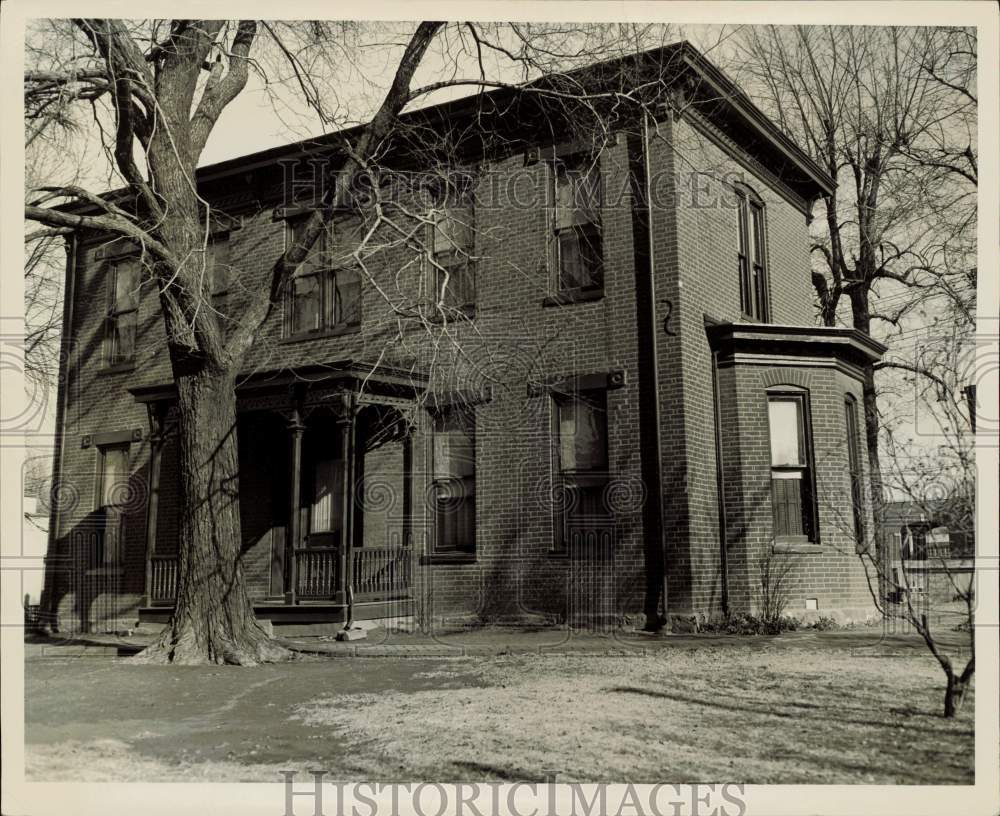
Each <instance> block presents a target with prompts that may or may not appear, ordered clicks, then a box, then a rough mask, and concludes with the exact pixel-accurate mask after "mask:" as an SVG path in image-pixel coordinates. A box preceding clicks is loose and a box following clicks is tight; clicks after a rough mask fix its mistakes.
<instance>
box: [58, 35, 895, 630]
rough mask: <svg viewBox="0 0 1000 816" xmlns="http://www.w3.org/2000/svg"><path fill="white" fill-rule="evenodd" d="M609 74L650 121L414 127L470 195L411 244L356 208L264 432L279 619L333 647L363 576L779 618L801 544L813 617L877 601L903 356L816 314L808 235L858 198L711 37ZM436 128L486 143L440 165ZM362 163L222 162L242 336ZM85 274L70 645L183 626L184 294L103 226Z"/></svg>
mask: <svg viewBox="0 0 1000 816" xmlns="http://www.w3.org/2000/svg"><path fill="white" fill-rule="evenodd" d="M609 66H610V67H609ZM599 67H600V68H602V70H603V73H602V72H600V71H598V72H597V73H596V74H583V75H581V76H584V77H585V78H586V79H587V81H593V82H595V83H600V82H601V81H606V78H607V77H608V76H609V75H611V74H613V75H614V77H615V78H616V81H619V80H620V79H621V77H622V76H626V75H628V76H634V77H641V76H644V74H643V72H646V71H655V72H657V73H656V74H655V75H656V76H657V77H658V79H659V84H658V85H657V90H656V97H655V98H654V99H651V100H646V102H647V105H646V107H645V110H646V111H649V113H648V114H645V113H644V114H643V115H636V114H634V113H628V112H627V111H626V112H625V113H620V112H615V113H614V114H613V115H608V116H605V117H603V118H602V119H601V123H602V127H595V128H583V127H576V126H574V123H573V122H572V121H568V119H569V114H567V113H566V112H565V111H563V110H561V109H560V111H559V112H558V113H554V112H553V111H552V108H553V107H555V106H554V105H553V104H552V100H551V98H550V97H547V96H546V95H545V94H541V93H538V94H533V93H520V94H519V93H516V92H513V91H510V90H507V89H504V90H500V91H495V92H491V93H489V94H483V95H481V96H477V97H473V98H467V99H459V100H456V101H452V102H448V103H445V104H442V105H438V106H435V107H432V108H427V109H423V110H420V111H417V112H415V113H410V114H406V115H405V116H404V117H403V122H402V123H401V128H400V131H401V133H402V134H403V135H401V136H400V137H399V140H398V142H399V144H398V145H396V147H394V149H397V148H398V150H397V153H396V154H393V155H398V156H399V157H400V158H399V163H398V166H397V167H396V169H397V170H399V175H400V176H403V175H404V173H403V171H404V170H406V171H407V172H410V173H413V174H416V175H420V174H421V173H427V174H430V175H433V176H434V177H436V178H438V179H440V177H441V176H442V175H443V176H444V178H445V180H444V181H443V182H440V183H436V184H431V185H430V188H431V193H430V203H429V204H428V205H427V206H426V207H425V208H424V209H423V210H422V211H421V212H420V213H417V215H416V216H415V220H414V218H413V213H414V207H413V200H412V199H410V198H408V199H407V202H409V206H407V207H403V206H399V207H398V208H397V210H396V211H395V212H396V214H397V215H396V218H397V226H398V225H399V224H410V226H411V227H412V228H411V229H409V232H408V233H407V235H408V237H406V238H405V239H399V238H398V233H399V230H396V232H392V230H388V229H387V226H386V225H385V224H381V225H379V228H378V230H375V231H374V233H372V234H374V235H376V236H379V237H378V238H377V240H372V239H371V235H370V234H369V233H368V231H367V229H366V227H367V224H368V222H366V221H365V220H364V217H361V216H357V215H351V214H350V213H344V214H342V215H343V217H341V216H340V215H338V217H337V218H335V219H334V223H333V227H332V229H331V231H330V233H329V235H328V236H327V237H326V238H325V240H324V241H323V242H321V243H322V244H323V245H322V246H320V245H317V246H316V247H314V250H313V253H312V254H311V255H310V257H309V259H308V260H307V262H306V263H304V264H303V266H302V267H301V268H300V270H299V272H298V273H297V276H296V279H295V280H294V281H293V283H292V285H291V286H290V287H289V290H288V291H287V292H286V293H285V297H284V303H283V308H282V309H280V310H276V313H275V314H273V315H272V316H271V317H270V318H269V320H268V321H267V323H266V324H265V325H264V326H263V327H262V329H261V331H260V332H259V334H258V340H257V343H256V345H255V346H254V348H253V350H252V351H251V354H250V357H249V358H248V359H247V361H246V367H245V373H244V375H243V376H242V377H241V378H240V379H239V382H238V385H237V395H238V398H239V399H238V402H239V422H238V428H237V429H236V430H237V434H238V438H239V446H240V478H239V495H240V503H241V512H242V525H243V571H244V575H245V577H246V580H247V582H248V586H249V588H250V591H251V593H252V596H253V598H254V601H255V605H256V610H257V614H258V616H259V617H261V618H268V619H270V620H271V621H273V623H274V624H275V625H276V626H283V627H286V631H289V632H291V631H295V630H296V629H297V628H298V627H301V626H323V625H327V626H331V625H334V624H336V623H337V622H338V621H342V620H343V619H344V615H345V603H346V599H347V593H348V590H349V589H350V590H352V591H353V594H354V601H355V606H354V612H355V617H357V618H370V619H376V618H395V617H401V616H403V617H405V616H415V617H416V618H418V619H419V620H421V621H424V622H432V621H441V620H444V619H449V618H455V619H466V618H469V617H475V618H477V619H480V620H539V621H549V622H563V621H569V622H572V623H576V622H581V621H590V622H594V621H598V622H601V625H609V626H614V625H618V624H620V623H622V622H626V621H628V622H637V623H641V622H642V620H643V617H642V616H643V615H644V614H653V613H654V611H655V609H656V606H657V597H658V596H661V597H662V594H663V593H665V595H666V609H667V612H668V617H670V618H671V619H673V620H674V621H675V622H680V621H690V620H691V619H692V618H694V619H702V620H703V619H705V618H708V617H711V616H718V615H720V614H723V613H724V612H726V611H733V612H752V611H754V610H755V609H757V608H758V604H759V586H758V584H759V581H758V574H759V573H758V564H759V562H760V560H761V558H762V557H764V556H765V555H766V554H769V553H777V554H778V555H779V556H783V557H784V556H785V555H786V554H787V557H793V558H794V562H795V564H794V577H795V584H794V587H793V591H792V595H791V598H790V606H789V613H791V614H801V613H805V612H806V611H807V610H818V611H819V612H820V613H823V614H830V613H831V612H832V611H835V610H840V611H841V612H843V613H844V614H845V615H847V616H857V615H862V616H863V615H864V614H866V613H867V611H868V610H869V609H870V608H871V602H870V598H869V595H868V586H867V581H866V579H865V575H864V573H863V570H862V568H861V566H860V563H859V560H858V558H857V557H856V555H855V544H854V541H855V533H856V531H859V530H864V529H865V528H866V527H868V526H869V525H870V523H871V520H870V514H869V512H868V510H867V508H865V507H864V506H863V504H862V494H863V491H862V490H861V489H860V486H861V485H862V484H863V483H864V479H865V478H866V469H867V466H868V465H867V460H866V456H865V447H864V444H863V418H862V416H860V414H859V410H860V409H859V406H860V403H861V387H862V386H861V383H862V369H863V367H864V366H865V365H866V364H868V363H870V362H871V361H873V360H876V359H877V358H878V357H879V356H880V354H881V353H882V352H883V351H884V348H883V347H881V346H880V345H879V344H877V343H875V342H874V341H872V340H871V339H869V338H867V337H865V336H863V335H861V334H860V333H858V332H856V331H853V330H846V329H830V328H817V327H815V325H814V322H815V319H814V310H813V300H812V291H811V283H810V258H809V241H808V234H807V223H808V218H809V212H810V209H811V206H812V203H813V202H814V201H815V200H816V199H817V198H818V197H821V196H824V195H827V194H829V193H830V192H831V191H832V190H833V188H834V182H833V180H832V179H831V178H830V177H829V176H828V175H827V173H825V172H824V171H823V170H822V169H821V168H820V167H818V166H817V165H816V164H815V163H813V162H812V161H811V160H810V159H809V158H808V157H807V156H806V155H805V154H804V153H803V152H802V151H801V150H800V149H799V148H798V147H796V146H795V145H794V144H792V143H791V142H790V141H789V140H788V139H787V138H786V137H785V136H784V135H782V134H781V133H780V132H779V131H778V130H777V129H776V128H775V126H774V125H773V124H772V123H771V122H769V121H768V120H767V118H766V117H765V116H764V115H763V114H762V113H761V111H760V110H758V109H757V108H756V107H755V106H754V105H753V103H752V102H751V101H750V100H749V98H748V97H747V96H746V95H745V94H743V93H742V92H741V91H740V90H739V89H738V88H737V87H735V86H734V85H733V84H732V83H731V81H730V80H729V79H728V78H726V77H725V76H724V75H723V74H722V73H721V72H720V71H719V70H718V69H717V68H715V67H714V66H713V65H712V64H711V63H710V62H709V61H708V60H707V59H705V58H704V57H703V56H702V55H701V54H700V53H698V52H697V51H696V50H695V49H694V48H692V47H691V46H690V45H688V44H686V43H681V44H678V45H673V46H668V47H666V48H663V49H658V50H656V51H652V52H647V53H645V54H643V55H639V56H638V57H635V58H630V59H628V60H620V61H617V62H614V63H604V64H601V66H599ZM501 102H503V103H504V104H500V103H501ZM473 120H474V121H475V123H476V126H475V127H472V126H470V125H469V123H470V122H472V121H473ZM425 132H430V133H433V134H435V138H440V139H442V140H446V137H445V136H442V135H441V134H443V133H447V134H448V136H447V138H448V139H450V138H453V136H452V134H454V133H456V132H459V133H461V134H463V135H462V136H461V138H459V137H454V138H457V139H458V141H457V142H453V143H449V144H448V145H447V149H446V150H445V149H442V148H441V145H435V148H434V149H431V148H426V149H421V150H420V151H415V150H413V149H411V148H410V145H409V142H408V139H410V138H411V137H410V136H409V135H408V134H415V133H425ZM470 132H471V133H474V138H467V136H466V134H468V133H470ZM583 134H586V135H583ZM594 134H599V135H600V138H597V136H595V135H594ZM335 136H338V137H340V138H342V136H343V134H335ZM413 138H415V137H413ZM336 144H337V139H336V138H335V137H326V138H323V139H319V140H313V141H311V142H303V143H297V144H292V145H288V146H287V147H282V148H278V149H273V150H268V151H264V152H261V153H257V154H254V155H250V156H245V157H242V158H239V159H234V160H230V161H226V162H223V163H220V164H216V165H212V166H208V167H204V168H202V169H200V170H199V175H198V183H199V190H200V194H201V195H202V196H203V197H204V198H205V200H206V201H208V202H210V203H211V205H212V207H213V209H214V210H217V211H219V212H220V213H223V214H224V215H223V216H222V217H220V218H219V219H217V224H216V226H215V227H214V228H213V232H212V235H211V240H210V243H209V245H208V248H207V252H206V262H205V270H206V274H209V275H212V281H213V287H212V288H213V293H214V294H213V302H212V304H211V305H212V307H213V308H216V309H218V310H219V312H220V313H221V314H223V315H226V319H234V320H235V319H238V316H239V304H240V298H241V297H243V296H245V295H246V293H247V292H250V291H253V290H254V288H257V287H260V286H266V285H267V281H268V275H269V272H270V269H271V267H272V266H273V264H274V263H275V261H276V260H277V259H278V257H279V256H280V255H281V253H282V251H283V250H284V248H285V247H286V245H287V242H288V241H292V240H295V236H296V225H297V223H298V222H297V220H296V219H297V218H298V217H299V216H301V215H302V214H303V212H305V211H306V210H307V209H308V207H309V206H310V203H311V202H312V201H313V200H315V196H316V190H315V186H314V185H313V186H310V184H309V179H311V178H313V179H314V178H317V176H311V175H309V169H308V168H309V167H310V166H311V165H310V162H322V161H331V160H335V158H331V157H335V154H336ZM442 154H443V155H446V156H447V157H448V158H447V160H445V161H444V162H442V161H441V160H440V159H439V158H437V157H439V156H440V155H442ZM431 160H433V162H434V172H433V173H430V171H429V170H428V167H427V166H425V165H422V164H421V161H423V162H425V163H426V162H429V161H431ZM389 161H390V160H388V159H387V162H389ZM452 162H453V163H454V164H455V165H456V166H460V167H462V168H464V169H463V171H462V172H461V173H459V174H457V175H454V174H452V173H451V170H448V171H447V172H444V173H442V172H441V167H442V166H444V165H447V164H449V163H452ZM455 178H458V179H460V181H459V182H455V181H454V179H455ZM442 191H444V192H442ZM409 192H410V193H412V189H410V190H409ZM408 218H409V219H410V220H409V221H407V219H408ZM403 231H404V232H406V230H403ZM389 233H391V235H388V237H386V235H387V234H389ZM394 235H395V236H397V237H393V236H394ZM359 247H364V251H359ZM67 255H68V263H67V280H66V293H67V297H66V308H65V324H64V325H65V333H64V336H65V341H64V342H65V348H64V352H65V353H64V355H63V371H62V376H61V380H60V404H59V412H58V419H57V422H58V427H59V439H60V443H59V446H58V453H57V462H56V472H57V474H58V483H59V485H61V489H60V490H59V491H58V492H57V498H58V499H59V500H58V501H56V502H54V503H53V504H54V508H53V517H52V522H51V526H50V529H51V538H50V544H49V555H48V559H47V563H48V570H47V578H46V590H45V591H46V604H47V607H48V608H49V609H50V610H51V611H52V612H53V613H54V614H55V615H56V616H57V619H58V621H59V622H60V625H61V626H64V627H69V626H76V625H80V626H83V627H96V628H123V627H124V626H130V625H131V624H132V622H134V621H135V620H136V619H137V618H141V619H143V620H149V621H163V620H165V619H166V618H167V616H168V615H169V614H170V609H171V605H172V602H173V596H174V593H175V591H176V580H177V557H176V552H177V532H176V530H177V517H178V512H179V496H178V479H177V441H176V435H175V433H174V421H173V411H172V407H171V405H172V400H173V387H172V385H171V379H170V373H169V364H168V361H167V359H166V354H165V353H164V340H163V329H162V322H161V319H160V317H159V301H158V298H157V296H156V292H155V287H154V286H152V285H151V284H150V283H149V282H148V281H145V280H144V277H143V275H142V271H141V269H142V266H141V262H140V259H139V257H138V251H137V247H135V246H132V245H129V244H128V243H127V242H124V241H121V240H112V239H110V238H109V237H108V236H106V235H104V236H102V235H92V234H77V235H74V236H72V237H71V239H70V240H69V241H68V242H67ZM445 283H446V284H447V285H444V284H445ZM660 602H661V603H662V600H661V601H660Z"/></svg>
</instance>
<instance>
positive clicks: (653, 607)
mask: <svg viewBox="0 0 1000 816" xmlns="http://www.w3.org/2000/svg"><path fill="white" fill-rule="evenodd" d="M627 144H628V161H629V183H630V187H631V194H632V196H631V197H632V247H633V255H634V265H635V284H636V286H635V292H636V298H635V307H636V321H635V322H636V341H637V345H638V355H637V357H638V359H637V365H638V369H639V376H638V380H639V383H638V385H639V433H640V439H641V442H642V444H641V445H640V467H641V470H642V478H643V482H644V483H645V486H646V502H645V504H644V505H643V529H644V530H645V534H646V536H645V537H646V542H645V547H644V555H645V569H646V597H645V613H646V625H645V628H646V629H647V630H650V631H656V630H659V629H661V628H662V627H663V625H664V624H665V623H666V619H667V610H668V603H667V598H668V596H667V569H666V535H665V529H664V523H663V493H662V481H661V474H662V472H663V457H662V452H661V445H660V384H659V355H658V353H657V332H656V283H655V280H654V268H655V265H654V261H653V223H652V209H651V207H650V201H651V200H652V199H651V190H652V180H651V178H650V167H649V159H648V156H649V120H648V116H647V115H646V114H645V113H643V114H642V127H641V131H640V133H639V134H630V135H629V136H628V139H627ZM661 599H662V605H661V607H660V609H658V608H657V607H658V604H659V602H660V600H661ZM661 610H662V614H661Z"/></svg>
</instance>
